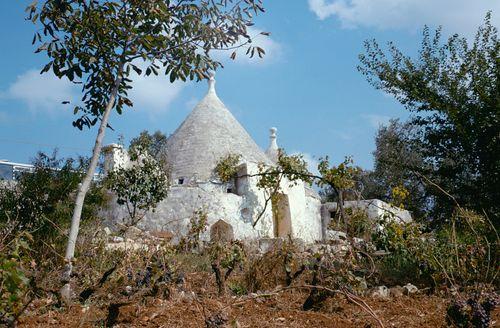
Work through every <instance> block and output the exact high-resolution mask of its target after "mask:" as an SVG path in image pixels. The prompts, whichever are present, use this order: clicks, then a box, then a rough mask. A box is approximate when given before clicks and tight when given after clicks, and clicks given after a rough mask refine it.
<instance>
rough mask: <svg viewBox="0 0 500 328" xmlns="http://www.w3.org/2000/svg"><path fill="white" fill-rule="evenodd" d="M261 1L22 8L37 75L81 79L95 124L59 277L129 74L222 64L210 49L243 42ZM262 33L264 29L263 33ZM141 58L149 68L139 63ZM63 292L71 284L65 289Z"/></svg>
mask: <svg viewBox="0 0 500 328" xmlns="http://www.w3.org/2000/svg"><path fill="white" fill-rule="evenodd" d="M263 11H264V8H263V7H262V5H261V0H245V1H236V0H222V1H217V2H215V1H205V0H198V1H196V0H186V1H182V0H181V1H170V0H114V1H113V0H45V1H43V2H42V3H41V4H38V2H37V1H36V0H35V1H34V2H33V3H32V4H31V5H29V6H28V7H27V12H28V14H29V17H28V18H29V19H30V20H32V21H33V22H34V23H37V24H39V25H41V29H40V30H39V31H37V32H36V33H35V35H34V38H33V43H34V44H35V43H38V44H39V46H38V48H37V50H36V51H35V52H41V53H44V54H46V55H47V56H48V58H49V62H48V63H47V65H45V67H44V68H43V69H42V73H45V72H48V71H50V70H52V72H53V73H54V74H55V75H56V76H58V77H59V78H66V79H68V80H69V81H71V82H73V83H78V84H81V85H82V92H83V96H82V98H81V104H79V105H76V106H75V107H74V113H75V114H80V117H79V118H77V119H76V120H75V121H74V122H73V125H74V126H75V127H77V128H79V129H82V128H83V127H89V128H90V127H91V126H94V125H95V124H97V123H98V122H99V129H98V132H97V137H96V140H95V145H94V149H93V153H92V158H91V162H90V165H89V169H88V171H87V174H86V175H85V177H84V179H83V181H82V183H81V186H80V188H79V190H78V193H77V197H76V201H75V208H74V211H73V217H72V221H71V229H70V233H69V238H68V247H67V250H66V255H65V258H66V261H67V265H66V270H65V274H64V277H63V280H65V281H68V282H69V278H70V275H71V271H72V260H73V257H74V251H75V244H76V239H77V236H78V231H79V223H80V216H81V210H82V207H83V203H84V200H85V195H86V193H87V190H88V189H89V186H90V182H91V181H92V177H93V174H94V172H95V169H96V166H97V162H98V159H99V154H100V152H101V148H102V141H103V138H104V135H105V131H106V128H107V127H108V126H109V124H108V120H109V115H110V113H111V111H112V110H113V109H114V110H116V111H117V112H118V113H119V114H121V113H122V111H123V109H124V107H131V106H132V105H133V104H132V101H131V100H130V99H129V98H128V91H129V90H130V89H131V88H132V82H133V81H132V80H131V72H132V71H135V72H136V73H137V74H139V75H140V74H145V75H146V76H149V75H151V74H154V75H158V74H165V75H166V76H169V79H170V81H171V82H174V81H176V80H178V79H180V80H183V81H185V80H186V79H190V80H193V79H196V80H198V81H199V80H202V79H204V78H207V75H208V72H209V71H210V70H215V69H217V68H218V67H220V66H221V64H220V63H218V62H216V61H215V60H213V59H212V58H211V56H210V51H211V50H213V49H226V50H227V49H233V48H237V47H239V46H241V45H248V52H247V53H249V54H250V55H252V56H253V54H254V53H255V51H257V53H258V54H259V56H261V55H262V53H263V50H262V49H260V48H258V47H252V45H251V42H252V37H251V36H249V35H248V34H247V26H250V25H252V19H253V15H254V14H257V13H259V12H263ZM264 34H267V33H265V32H264ZM140 61H143V63H145V65H146V66H147V68H146V69H145V70H144V71H143V70H142V69H141V68H140V67H139V65H140ZM64 288H65V289H64V290H65V291H66V292H65V293H66V295H69V294H68V293H67V292H68V291H70V285H69V283H68V284H66V285H65V287H64Z"/></svg>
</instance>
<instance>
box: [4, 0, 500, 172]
mask: <svg viewBox="0 0 500 328" xmlns="http://www.w3.org/2000/svg"><path fill="white" fill-rule="evenodd" d="M29 2H31V1H1V2H0V21H1V22H2V23H1V24H2V25H3V26H2V29H0V41H1V47H2V51H1V52H0V63H1V67H2V69H1V74H0V159H9V160H11V161H17V162H27V161H29V160H30V158H32V157H33V156H34V154H35V153H36V151H38V150H43V151H51V150H52V149H53V148H54V147H58V148H59V151H60V154H61V155H63V156H74V155H76V154H81V155H90V153H91V148H92V145H93V142H94V138H95V133H96V128H93V129H91V130H84V131H83V132H82V131H79V130H77V129H75V128H73V127H72V125H71V122H72V120H73V119H74V117H73V115H72V111H71V110H70V108H69V107H65V106H63V105H61V104H60V103H61V101H62V100H66V99H68V98H69V99H77V98H78V96H79V94H78V88H75V87H73V86H71V85H69V84H68V83H66V82H64V81H60V80H57V79H56V78H54V77H53V76H51V75H48V74H44V75H43V76H40V75H39V74H38V72H39V70H40V68H41V67H43V65H44V62H45V58H44V57H43V56H42V55H37V54H34V53H33V50H34V49H33V48H32V46H31V39H32V36H33V31H34V26H33V25H32V24H31V23H29V22H27V21H25V20H24V8H25V6H26V4H28V3H29ZM264 4H265V7H266V10H267V12H266V13H265V14H264V15H261V16H260V17H258V18H257V20H256V25H255V27H254V30H253V31H252V32H254V33H258V32H259V31H269V32H271V36H270V37H269V38H265V37H261V38H259V39H258V40H256V43H258V44H260V45H262V46H263V47H264V48H265V49H266V51H267V53H268V55H267V56H266V58H265V59H264V60H248V59H245V58H243V56H238V59H237V60H236V61H235V62H232V61H230V60H228V58H226V57H227V56H229V54H223V55H220V56H221V57H220V58H221V60H222V61H223V62H224V63H225V68H224V69H223V70H220V71H219V72H218V73H217V92H218V94H219V96H220V98H221V99H222V100H223V101H224V102H225V104H226V105H227V106H228V108H229V109H230V110H231V111H232V112H233V114H234V115H235V116H236V117H237V118H238V120H239V121H240V122H241V123H242V124H243V126H244V127H245V128H246V129H247V130H248V132H249V133H250V134H251V135H252V137H253V138H254V139H255V141H256V142H257V143H258V144H259V145H260V146H261V147H262V148H264V149H265V148H266V147H267V145H268V136H269V132H268V131H269V128H270V127H271V126H276V127H277V128H278V143H279V145H280V146H281V147H284V148H285V149H286V150H287V151H288V152H291V153H295V152H301V153H304V154H306V156H307V158H308V159H310V161H311V162H314V159H317V158H318V157H321V156H324V155H329V156H330V157H331V158H332V159H333V160H334V161H336V162H337V161H341V160H342V159H343V158H344V156H347V155H352V156H353V158H354V160H355V162H356V163H357V164H358V165H360V166H362V167H364V168H371V166H372V164H373V160H372V152H373V150H374V136H375V133H376V131H377V127H378V126H379V124H383V123H384V122H387V121H388V120H389V119H390V118H396V117H402V118H405V117H407V113H406V112H405V110H404V109H403V108H402V106H401V105H399V104H398V103H397V102H395V101H394V100H393V99H392V98H390V97H388V96H387V95H384V94H383V93H381V92H380V91H377V90H374V89H373V88H372V87H371V86H370V85H369V84H368V83H367V82H366V80H365V79H364V77H363V76H362V75H361V74H360V73H359V72H358V71H357V70H356V65H357V64H358V55H359V54H360V53H361V52H362V51H363V41H364V40H366V39H371V38H375V39H376V40H378V41H379V42H380V43H385V42H386V41H394V42H395V43H396V44H397V45H398V46H399V47H400V48H401V49H403V50H404V51H405V52H406V53H409V54H415V53H416V51H417V49H418V46H419V44H420V41H421V28H422V27H423V25H424V24H427V25H429V26H431V27H435V26H438V25H443V26H444V28H445V34H450V33H454V32H458V33H461V34H463V35H466V36H469V37H470V36H472V35H473V33H474V31H475V30H476V28H477V26H478V25H479V24H480V23H481V21H482V19H483V18H484V15H485V13H486V11H487V10H493V23H494V24H495V25H496V26H499V25H500V24H499V22H500V19H499V15H500V0H476V1H471V0H376V1H375V0H272V1H271V0H267V1H264ZM134 86H135V91H134V93H133V95H132V96H133V97H132V98H133V100H135V106H134V108H133V109H130V110H127V111H126V112H124V114H123V115H121V116H120V115H113V117H112V118H111V124H112V126H113V127H114V129H115V131H110V130H108V131H107V137H106V143H111V142H116V141H117V139H118V136H119V135H123V136H124V137H125V139H126V141H128V140H130V138H132V137H134V136H136V135H138V134H139V132H140V131H142V130H144V129H147V130H150V131H155V130H161V131H163V132H164V133H165V134H167V135H168V134H170V133H172V132H173V131H174V130H175V129H176V127H177V126H178V125H179V124H180V123H181V122H182V120H183V119H184V118H185V117H186V115H188V113H189V111H190V110H191V109H192V108H193V107H194V105H195V104H196V103H197V101H199V100H200V99H201V98H202V97H203V96H204V94H205V92H206V88H207V87H206V83H204V82H201V83H194V82H191V83H175V84H173V85H172V84H170V83H169V82H168V80H167V79H166V78H164V77H158V78H142V77H141V78H139V79H137V80H136V82H135V85H134Z"/></svg>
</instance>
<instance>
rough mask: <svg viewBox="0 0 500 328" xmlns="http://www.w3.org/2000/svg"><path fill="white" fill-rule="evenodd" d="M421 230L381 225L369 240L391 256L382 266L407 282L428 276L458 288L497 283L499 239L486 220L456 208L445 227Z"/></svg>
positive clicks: (409, 225) (388, 223) (388, 222)
mask: <svg viewBox="0 0 500 328" xmlns="http://www.w3.org/2000/svg"><path fill="white" fill-rule="evenodd" d="M424 229H425V226H422V225H418V224H415V223H406V224H399V223H396V222H394V221H391V220H383V221H382V222H381V229H379V230H378V231H377V232H376V233H375V234H374V235H373V238H372V240H373V241H374V243H375V245H376V246H377V247H378V248H381V249H385V250H387V251H389V252H390V253H391V254H390V255H389V256H388V257H386V258H385V259H383V260H382V263H383V264H385V265H386V267H388V268H390V267H393V268H394V269H393V273H396V275H395V276H398V275H399V274H398V270H399V271H400V272H399V273H400V275H401V276H402V277H404V276H406V277H407V279H420V278H425V277H426V276H431V277H432V279H433V280H434V282H435V283H436V284H443V283H447V284H450V285H459V286H460V285H461V286H467V285H472V284H477V283H486V284H492V283H497V282H498V270H499V268H498V266H497V265H496V262H495V261H496V259H498V257H499V249H498V246H499V240H498V237H497V234H496V230H495V227H494V226H493V224H491V222H489V221H488V220H487V218H485V217H482V216H480V215H477V214H476V213H474V212H471V211H467V210H464V209H461V208H458V209H457V210H456V213H455V214H454V216H453V217H452V218H451V219H450V221H449V223H448V224H446V225H443V226H441V227H440V228H439V229H437V230H433V231H431V232H425V230H424ZM492 236H494V237H492ZM493 238H496V240H495V239H493ZM492 239H493V240H492ZM410 273H412V274H413V275H411V276H408V274H410Z"/></svg>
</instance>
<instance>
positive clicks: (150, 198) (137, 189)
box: [105, 146, 169, 227]
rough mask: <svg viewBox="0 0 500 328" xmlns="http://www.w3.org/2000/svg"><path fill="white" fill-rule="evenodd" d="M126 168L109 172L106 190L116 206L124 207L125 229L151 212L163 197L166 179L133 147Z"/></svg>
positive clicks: (155, 163) (150, 158)
mask: <svg viewBox="0 0 500 328" xmlns="http://www.w3.org/2000/svg"><path fill="white" fill-rule="evenodd" d="M130 159H131V160H132V161H134V164H133V165H131V166H130V167H119V168H118V169H116V170H113V171H112V172H109V174H108V176H107V177H106V181H105V182H106V186H107V187H108V188H109V189H110V190H111V191H113V192H114V193H115V194H116V202H117V203H118V204H119V205H125V208H126V209H127V212H128V216H129V217H128V218H123V222H124V224H125V226H126V227H130V226H134V225H136V224H137V223H139V221H140V220H142V218H143V217H144V215H145V214H146V213H147V212H148V211H150V210H153V211H154V209H155V207H156V205H157V204H158V203H159V202H160V201H162V200H163V199H165V197H167V191H168V188H169V182H168V175H167V173H166V172H165V170H164V168H163V165H160V163H159V162H158V161H157V160H156V159H155V158H154V157H153V156H152V155H149V154H148V153H147V151H145V150H144V149H143V148H141V147H139V146H137V147H134V148H132V149H131V151H130Z"/></svg>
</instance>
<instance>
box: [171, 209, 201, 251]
mask: <svg viewBox="0 0 500 328" xmlns="http://www.w3.org/2000/svg"><path fill="white" fill-rule="evenodd" d="M207 227H208V214H207V212H206V211H205V210H203V209H199V210H197V211H195V212H194V213H193V215H192V216H191V218H190V219H189V231H188V233H187V234H186V235H185V236H183V237H182V238H181V240H180V241H179V247H178V248H179V249H181V250H183V251H185V252H187V251H192V250H193V249H196V250H197V251H199V250H200V237H201V234H202V233H204V232H205V231H206V230H207Z"/></svg>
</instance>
